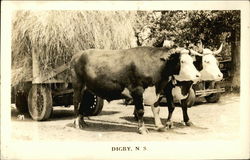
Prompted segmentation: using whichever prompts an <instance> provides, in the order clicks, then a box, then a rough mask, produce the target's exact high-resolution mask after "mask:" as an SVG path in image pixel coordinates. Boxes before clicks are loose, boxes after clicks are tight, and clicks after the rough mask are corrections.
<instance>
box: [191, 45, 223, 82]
mask: <svg viewBox="0 0 250 160" xmlns="http://www.w3.org/2000/svg"><path fill="white" fill-rule="evenodd" d="M221 50H222V44H221V46H220V48H219V49H218V50H216V51H211V50H210V49H208V48H204V49H202V54H200V53H198V52H196V51H194V50H192V49H191V50H190V52H191V54H193V55H197V56H201V57H202V59H200V61H201V62H197V61H199V60H198V59H196V62H197V64H198V63H201V66H202V67H201V68H200V69H199V67H197V68H198V70H200V73H201V80H203V81H220V80H222V78H223V74H222V73H221V71H220V69H219V63H218V61H217V59H216V58H215V55H216V54H218V53H220V52H221Z"/></svg>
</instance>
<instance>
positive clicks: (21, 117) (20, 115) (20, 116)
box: [17, 114, 25, 121]
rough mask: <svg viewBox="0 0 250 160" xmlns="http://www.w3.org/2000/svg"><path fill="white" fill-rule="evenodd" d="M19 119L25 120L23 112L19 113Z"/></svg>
mask: <svg viewBox="0 0 250 160" xmlns="http://www.w3.org/2000/svg"><path fill="white" fill-rule="evenodd" d="M17 120H19V121H23V120H25V117H24V115H23V114H19V115H18V116H17Z"/></svg>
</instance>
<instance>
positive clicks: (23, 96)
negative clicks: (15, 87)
mask: <svg viewBox="0 0 250 160" xmlns="http://www.w3.org/2000/svg"><path fill="white" fill-rule="evenodd" d="M15 96H16V109H17V110H18V112H19V113H21V114H23V113H28V101H27V98H28V96H27V93H25V92H17V93H16V95H15Z"/></svg>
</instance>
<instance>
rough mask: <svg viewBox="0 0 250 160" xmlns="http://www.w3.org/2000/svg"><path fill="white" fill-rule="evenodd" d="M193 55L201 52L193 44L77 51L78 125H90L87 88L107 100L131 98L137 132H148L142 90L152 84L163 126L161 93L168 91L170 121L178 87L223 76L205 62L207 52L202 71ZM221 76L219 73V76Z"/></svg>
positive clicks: (73, 63) (74, 62)
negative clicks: (84, 103)
mask: <svg viewBox="0 0 250 160" xmlns="http://www.w3.org/2000/svg"><path fill="white" fill-rule="evenodd" d="M204 51H206V52H208V51H209V50H208V49H203V54H204V55H207V56H208V57H209V58H207V59H209V60H210V61H211V59H213V58H211V55H212V54H210V53H205V52H204ZM217 52H219V51H217ZM191 55H199V56H201V55H200V54H199V53H198V52H196V51H194V50H193V49H191V48H190V49H185V48H180V47H176V46H173V47H170V48H153V47H136V48H131V49H124V50H96V49H90V50H85V51H81V52H79V53H78V54H76V55H74V56H73V58H72V60H71V72H72V84H73V89H74V96H73V103H74V109H75V111H76V113H77V118H76V120H75V121H74V125H75V127H76V128H84V127H85V126H86V125H87V124H86V122H85V121H84V116H85V115H84V112H83V108H82V106H81V105H79V104H80V102H81V97H82V95H81V94H82V93H83V91H84V90H86V89H88V90H90V91H91V92H93V94H95V95H97V96H99V97H101V98H103V99H106V100H107V101H112V100H117V99H124V98H132V99H133V102H134V105H135V114H136V116H137V117H138V132H139V133H141V134H144V133H147V132H148V130H147V128H146V127H145V125H144V122H143V115H144V105H143V93H144V91H145V90H146V89H147V88H151V87H153V88H154V91H155V99H154V100H153V101H152V105H151V106H152V110H153V113H154V117H155V124H156V126H157V127H158V128H159V129H161V128H163V127H164V126H163V125H162V124H161V121H160V118H159V107H158V103H157V102H158V101H157V100H158V99H159V97H160V95H161V94H162V93H164V94H166V97H167V100H168V108H169V111H170V112H169V116H168V122H171V121H170V119H171V116H172V112H173V109H174V105H173V97H174V95H175V94H176V93H175V92H174V91H175V90H183V88H190V87H191V86H192V84H193V83H195V82H197V81H199V80H200V79H201V78H203V79H206V78H207V79H209V78H210V79H212V78H213V79H216V78H214V77H217V76H218V75H219V77H220V78H222V74H221V72H219V73H218V74H217V73H216V74H217V76H216V75H215V74H214V73H215V72H214V71H213V72H210V70H211V69H212V68H213V67H214V66H212V67H211V66H210V65H205V64H204V63H206V61H208V60H207V59H205V56H203V58H202V66H203V68H202V70H199V71H200V72H199V71H198V70H197V69H196V67H195V66H194V63H193V57H192V56H191ZM209 55H210V56H209ZM207 66H208V67H207ZM216 66H217V65H216ZM217 67H218V66H217ZM214 68H216V67H214ZM214 68H213V69H214ZM208 73H211V74H208ZM203 74H204V75H203ZM220 78H218V77H217V79H218V80H219V79H220ZM174 81H175V82H177V83H178V82H179V83H180V82H184V83H182V84H181V85H179V86H178V87H179V88H180V89H176V88H175V87H177V86H175V85H173V82H174ZM170 84H172V85H170ZM181 86H187V87H181ZM185 95H186V94H184V96H183V97H184V98H185ZM182 108H183V110H184V111H185V110H186V109H185V108H186V106H185V107H182ZM183 114H184V115H185V116H184V121H185V122H186V124H188V123H189V119H188V116H187V112H186V113H184V112H183ZM186 117H187V118H186Z"/></svg>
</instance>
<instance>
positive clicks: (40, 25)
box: [12, 11, 136, 86]
mask: <svg viewBox="0 0 250 160" xmlns="http://www.w3.org/2000/svg"><path fill="white" fill-rule="evenodd" d="M135 17H136V14H135V12H131V11H17V12H16V13H14V15H13V19H12V86H14V85H16V84H18V83H20V82H22V81H25V80H28V79H32V53H34V54H35V55H36V56H37V57H38V58H37V59H38V63H39V64H38V66H39V70H40V71H41V74H45V73H47V72H49V71H50V70H52V69H55V68H57V67H59V66H61V65H63V64H66V63H68V62H69V61H70V59H71V57H72V55H73V54H74V53H76V52H77V51H79V50H85V49H89V48H98V49H124V48H131V47H134V46H136V43H135V35H134V29H133V26H134V25H135V23H136V22H135V19H136V18H135ZM66 76H68V75H66Z"/></svg>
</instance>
